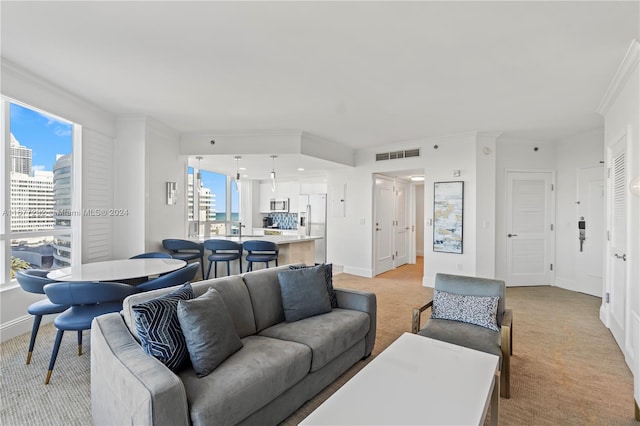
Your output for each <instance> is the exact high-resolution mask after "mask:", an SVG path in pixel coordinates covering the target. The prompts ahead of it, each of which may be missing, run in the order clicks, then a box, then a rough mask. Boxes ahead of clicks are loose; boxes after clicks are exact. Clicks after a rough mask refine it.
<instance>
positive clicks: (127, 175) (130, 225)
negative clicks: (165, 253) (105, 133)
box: [113, 115, 147, 259]
mask: <svg viewBox="0 0 640 426" xmlns="http://www.w3.org/2000/svg"><path fill="white" fill-rule="evenodd" d="M146 127H147V119H146V117H144V116H137V115H136V116H120V117H118V121H117V138H116V144H115V156H114V165H113V168H114V170H115V176H114V181H115V197H114V206H113V207H114V208H116V209H125V210H126V211H127V212H128V214H127V215H126V216H120V217H118V218H117V219H114V222H115V223H114V248H113V255H114V257H115V258H117V259H126V258H128V257H131V256H133V255H135V254H138V253H142V252H144V242H145V216H144V215H145V187H146V177H147V175H146V164H145V163H146V162H145V158H146V136H147V134H146V133H147V128H146Z"/></svg>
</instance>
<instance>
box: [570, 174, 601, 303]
mask: <svg viewBox="0 0 640 426" xmlns="http://www.w3.org/2000/svg"><path fill="white" fill-rule="evenodd" d="M577 180H578V204H577V226H576V227H575V228H576V229H575V232H576V236H577V237H578V238H576V240H575V244H574V247H575V250H576V251H577V256H576V274H575V275H576V280H575V282H576V288H575V289H576V290H577V291H579V292H581V293H586V294H590V295H592V296H596V297H602V293H603V277H604V273H603V266H604V262H603V259H604V246H605V231H604V168H603V166H602V165H600V166H596V167H584V168H580V169H578V179H577ZM581 233H582V234H583V237H581V236H580V234H581ZM581 238H583V239H581Z"/></svg>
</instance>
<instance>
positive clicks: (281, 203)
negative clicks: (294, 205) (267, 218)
mask: <svg viewBox="0 0 640 426" xmlns="http://www.w3.org/2000/svg"><path fill="white" fill-rule="evenodd" d="M270 205H271V211H272V212H285V213H289V199H288V198H276V199H272V200H271V202H270Z"/></svg>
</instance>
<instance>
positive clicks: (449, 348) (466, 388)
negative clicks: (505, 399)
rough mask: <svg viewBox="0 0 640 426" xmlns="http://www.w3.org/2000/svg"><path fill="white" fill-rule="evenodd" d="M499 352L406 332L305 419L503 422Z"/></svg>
mask: <svg viewBox="0 0 640 426" xmlns="http://www.w3.org/2000/svg"><path fill="white" fill-rule="evenodd" d="M498 362H499V358H498V357H497V356H496V355H491V354H487V353H484V352H479V351H475V350H472V349H467V348H463V347H461V346H456V345H452V344H449V343H445V342H440V341H438V340H433V339H429V338H427V337H422V336H418V335H416V334H410V333H405V334H403V335H402V336H400V337H399V338H398V339H397V340H396V341H395V342H393V343H392V344H391V345H390V346H389V347H388V348H387V349H385V350H384V351H382V353H381V354H380V355H378V356H377V357H376V358H375V359H374V360H373V361H371V362H370V363H369V364H368V365H367V366H366V367H364V368H363V369H362V370H361V371H360V372H359V373H358V374H356V375H355V376H354V377H353V378H352V379H351V380H349V381H348V382H347V383H346V384H345V385H344V386H342V387H341V388H340V389H339V390H338V391H337V392H335V393H334V394H333V395H331V397H329V398H328V399H327V400H326V401H325V402H324V403H323V404H322V405H320V406H319V407H318V408H317V409H316V410H315V411H314V412H313V413H311V414H310V415H309V416H308V417H307V418H306V419H304V420H303V421H302V423H300V424H302V425H481V424H483V423H484V419H485V417H486V415H487V410H488V407H489V405H491V420H492V423H493V424H496V425H497V424H498V404H499V399H500V398H499V395H500V389H499V388H500V378H499V372H498Z"/></svg>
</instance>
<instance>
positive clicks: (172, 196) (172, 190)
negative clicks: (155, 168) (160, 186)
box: [166, 182, 178, 205]
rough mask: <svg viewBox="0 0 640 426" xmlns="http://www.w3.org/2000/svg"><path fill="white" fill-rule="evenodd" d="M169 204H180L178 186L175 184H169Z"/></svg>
mask: <svg viewBox="0 0 640 426" xmlns="http://www.w3.org/2000/svg"><path fill="white" fill-rule="evenodd" d="M166 186H167V204H168V205H172V204H176V203H177V202H178V189H177V188H178V186H177V184H176V183H175V182H167V184H166Z"/></svg>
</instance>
